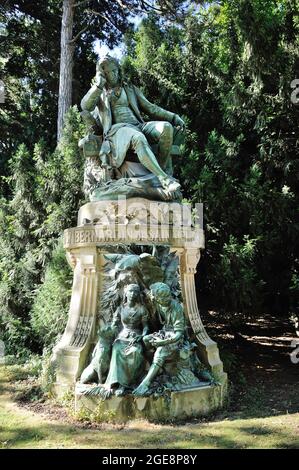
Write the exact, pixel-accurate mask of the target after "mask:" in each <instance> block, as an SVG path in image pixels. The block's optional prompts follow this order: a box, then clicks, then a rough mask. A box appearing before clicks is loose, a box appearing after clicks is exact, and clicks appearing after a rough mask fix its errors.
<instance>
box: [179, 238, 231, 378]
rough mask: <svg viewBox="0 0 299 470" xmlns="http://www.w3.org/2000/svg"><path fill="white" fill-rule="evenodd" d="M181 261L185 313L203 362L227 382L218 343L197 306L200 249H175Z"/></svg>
mask: <svg viewBox="0 0 299 470" xmlns="http://www.w3.org/2000/svg"><path fill="white" fill-rule="evenodd" d="M173 249H175V251H176V252H177V254H178V256H179V259H180V277H181V287H182V295H183V300H184V306H185V312H186V315H187V317H188V320H189V321H190V324H191V327H192V330H193V332H194V334H195V336H196V340H197V342H198V346H199V350H200V353H201V358H202V361H203V362H204V363H205V364H206V365H207V366H209V367H210V368H211V371H212V373H213V375H214V376H216V377H217V378H218V379H219V380H221V381H222V380H226V374H225V373H224V372H223V364H222V361H221V359H220V356H219V350H218V346H217V343H216V342H215V341H213V340H212V339H211V338H210V337H209V335H208V334H207V332H206V330H205V327H204V325H203V323H202V320H201V317H200V313H199V310H198V305H197V298H196V288H195V274H196V268H197V265H198V263H199V260H200V248H199V247H197V246H194V244H191V245H188V243H186V244H185V247H184V248H173Z"/></svg>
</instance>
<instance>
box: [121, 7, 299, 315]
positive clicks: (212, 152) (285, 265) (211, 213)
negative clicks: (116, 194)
mask: <svg viewBox="0 0 299 470" xmlns="http://www.w3.org/2000/svg"><path fill="white" fill-rule="evenodd" d="M217 3H220V5H219V4H218V5H211V6H210V8H208V9H202V10H201V11H200V12H199V13H198V14H197V15H196V14H193V15H191V16H190V17H189V18H188V19H187V22H186V25H185V28H183V29H182V28H177V27H173V26H172V25H170V26H168V27H167V26H166V27H165V26H163V25H162V26H161V25H159V22H158V20H157V19H155V18H154V17H153V18H152V19H150V20H148V21H147V22H145V23H144V24H143V26H142V27H141V28H140V30H139V31H138V32H137V33H136V34H135V35H134V36H132V35H130V36H129V37H128V51H129V57H128V58H127V59H126V61H125V68H126V70H127V72H128V73H129V74H130V75H131V76H132V77H134V80H135V81H136V80H139V84H140V85H141V86H143V88H144V90H145V92H146V94H147V95H148V96H149V97H150V98H152V99H154V100H156V101H157V100H159V102H160V103H161V105H163V106H165V107H168V108H170V109H177V110H178V112H180V113H181V114H182V115H184V116H185V118H186V121H187V123H188V136H187V142H186V145H185V150H184V153H183V155H182V157H181V158H180V159H179V161H178V162H177V165H176V168H177V172H178V174H179V175H180V180H181V181H182V182H183V185H184V189H185V194H186V195H187V196H188V197H189V198H190V199H191V200H192V201H193V202H203V204H204V219H205V230H206V239H207V243H206V246H207V248H206V250H205V252H204V256H203V260H202V261H201V263H200V265H199V278H200V285H199V288H200V299H201V304H202V306H206V307H208V308H217V309H223V310H224V311H226V312H232V313H238V312H240V318H241V317H242V314H244V313H245V314H254V313H257V312H265V311H269V312H271V313H275V314H278V315H284V314H287V313H288V312H289V311H292V310H295V309H296V308H298V286H299V284H298V227H299V226H298V220H297V221H296V212H297V208H298V202H299V201H298V169H299V152H298V150H299V149H298V144H299V141H298V124H299V121H298V119H299V116H298V106H297V107H296V105H295V104H293V103H292V102H291V92H292V89H291V81H292V80H293V79H294V78H296V73H297V72H298V65H299V35H298V33H299V31H298V28H299V22H298V17H296V2H293V1H289V0H285V1H278V0H270V1H269V0H251V1H249V2H248V1H245V0H244V1H243V0H232V1H231V0H230V1H222V2H217ZM157 89H158V90H159V93H158V95H157Z"/></svg>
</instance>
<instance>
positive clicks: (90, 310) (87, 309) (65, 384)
mask: <svg viewBox="0 0 299 470" xmlns="http://www.w3.org/2000/svg"><path fill="white" fill-rule="evenodd" d="M67 257H68V260H69V262H70V264H71V266H72V267H73V269H74V280H73V288H72V297H71V303H70V310H69V318H68V322H67V326H66V329H65V332H64V334H63V336H62V338H61V340H60V341H59V343H58V344H57V345H56V347H55V349H54V357H53V359H54V361H55V363H56V370H57V378H56V381H57V382H56V385H57V386H56V389H57V390H59V394H61V393H63V391H64V390H67V389H68V388H69V387H71V386H73V385H74V384H75V382H76V379H77V378H78V376H79V375H80V373H81V370H82V368H83V367H84V364H85V362H86V359H87V355H88V353H89V350H90V344H91V342H92V341H93V340H94V337H95V328H96V323H97V322H96V320H97V319H96V315H97V298H98V291H99V282H100V276H99V272H100V255H99V253H98V250H97V248H96V247H92V246H87V247H84V248H83V247H82V248H76V249H73V250H70V251H68V254H67Z"/></svg>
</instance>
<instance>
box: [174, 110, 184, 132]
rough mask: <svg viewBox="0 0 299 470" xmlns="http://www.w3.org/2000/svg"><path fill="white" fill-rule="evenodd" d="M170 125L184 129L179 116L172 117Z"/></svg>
mask: <svg viewBox="0 0 299 470" xmlns="http://www.w3.org/2000/svg"><path fill="white" fill-rule="evenodd" d="M172 124H173V125H174V126H175V127H180V128H181V129H185V127H186V124H185V122H184V121H183V119H182V118H180V116H179V115H178V114H175V115H174V117H173V120H172Z"/></svg>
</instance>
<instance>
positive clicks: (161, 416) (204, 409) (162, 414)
mask: <svg viewBox="0 0 299 470" xmlns="http://www.w3.org/2000/svg"><path fill="white" fill-rule="evenodd" d="M225 397H226V383H222V384H221V385H220V384H219V385H209V386H203V387H199V388H192V389H187V390H183V391H179V392H171V394H170V395H169V396H167V397H164V396H163V397H158V398H155V397H153V396H150V397H140V398H135V397H133V396H132V395H128V396H125V397H116V396H112V397H111V398H109V399H106V400H103V399H102V398H101V397H99V396H87V395H84V394H82V392H80V391H77V392H76V400H75V407H76V412H78V411H80V410H86V411H90V412H95V413H96V414H102V416H103V417H105V416H106V417H107V420H108V417H109V419H112V420H113V421H114V422H118V423H124V422H126V421H129V420H132V419H141V418H143V419H148V420H150V421H172V420H181V419H182V420H184V419H188V418H196V417H200V416H206V415H208V414H210V413H211V412H213V411H215V410H217V409H220V408H222V407H223V404H224V399H225ZM103 421H105V419H103Z"/></svg>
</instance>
